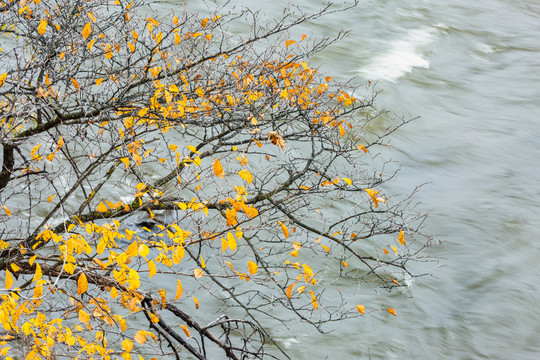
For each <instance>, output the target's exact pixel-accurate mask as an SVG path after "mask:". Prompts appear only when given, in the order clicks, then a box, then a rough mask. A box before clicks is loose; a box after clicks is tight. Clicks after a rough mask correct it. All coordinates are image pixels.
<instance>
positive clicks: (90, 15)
mask: <svg viewBox="0 0 540 360" xmlns="http://www.w3.org/2000/svg"><path fill="white" fill-rule="evenodd" d="M86 15H88V17H89V18H90V20H92V22H93V23H94V24H95V23H96V21H97V19H96V17H95V16H94V14H92V13H91V12H89V13H86Z"/></svg>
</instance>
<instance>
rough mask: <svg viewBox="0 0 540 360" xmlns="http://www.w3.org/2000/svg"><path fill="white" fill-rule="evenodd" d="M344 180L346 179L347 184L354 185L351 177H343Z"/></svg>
mask: <svg viewBox="0 0 540 360" xmlns="http://www.w3.org/2000/svg"><path fill="white" fill-rule="evenodd" d="M343 181H345V182H346V183H347V185H352V180H351V179H349V178H343Z"/></svg>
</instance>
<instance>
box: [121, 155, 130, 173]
mask: <svg viewBox="0 0 540 360" xmlns="http://www.w3.org/2000/svg"><path fill="white" fill-rule="evenodd" d="M120 161H122V162H123V163H124V165H126V170H127V169H129V158H127V157H123V158H121V159H120Z"/></svg>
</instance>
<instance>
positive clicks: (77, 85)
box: [71, 78, 81, 91]
mask: <svg viewBox="0 0 540 360" xmlns="http://www.w3.org/2000/svg"><path fill="white" fill-rule="evenodd" d="M71 82H72V83H73V87H74V88H75V90H77V91H79V89H80V88H81V87H80V86H79V83H78V82H77V80H75V79H74V78H71Z"/></svg>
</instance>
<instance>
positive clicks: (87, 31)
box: [82, 21, 92, 40]
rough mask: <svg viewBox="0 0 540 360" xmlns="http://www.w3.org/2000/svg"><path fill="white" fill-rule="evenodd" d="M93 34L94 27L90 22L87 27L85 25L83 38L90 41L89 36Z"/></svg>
mask: <svg viewBox="0 0 540 360" xmlns="http://www.w3.org/2000/svg"><path fill="white" fill-rule="evenodd" d="M91 32H92V25H91V22H90V21H89V22H88V23H86V25H84V27H83V30H82V36H83V38H84V40H86V39H88V36H90V33H91Z"/></svg>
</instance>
